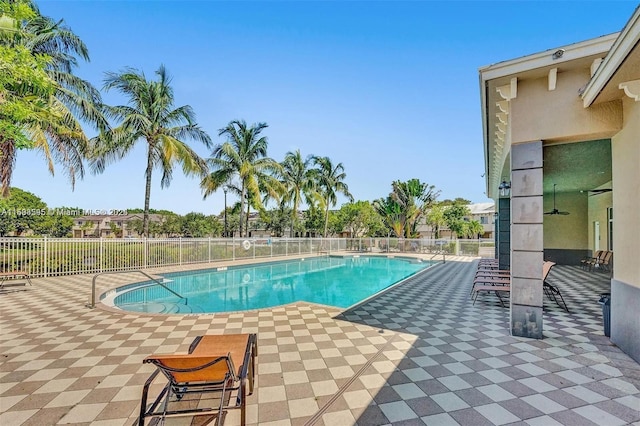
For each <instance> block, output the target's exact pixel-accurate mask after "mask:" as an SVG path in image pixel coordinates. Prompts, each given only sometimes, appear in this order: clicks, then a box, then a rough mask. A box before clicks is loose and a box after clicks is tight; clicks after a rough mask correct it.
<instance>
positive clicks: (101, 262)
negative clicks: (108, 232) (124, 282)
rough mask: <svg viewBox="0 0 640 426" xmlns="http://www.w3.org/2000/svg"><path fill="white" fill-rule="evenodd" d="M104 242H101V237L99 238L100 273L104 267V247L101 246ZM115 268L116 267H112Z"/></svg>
mask: <svg viewBox="0 0 640 426" xmlns="http://www.w3.org/2000/svg"><path fill="white" fill-rule="evenodd" d="M103 244H104V242H103V241H102V237H100V261H99V265H100V272H102V266H103V265H104V263H105V262H104V246H103ZM114 266H115V267H116V268H117V266H116V265H114Z"/></svg>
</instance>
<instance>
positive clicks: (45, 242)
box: [42, 235, 49, 278]
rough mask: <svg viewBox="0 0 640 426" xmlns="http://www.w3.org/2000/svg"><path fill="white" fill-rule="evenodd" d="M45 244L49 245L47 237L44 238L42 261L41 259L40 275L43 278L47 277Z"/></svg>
mask: <svg viewBox="0 0 640 426" xmlns="http://www.w3.org/2000/svg"><path fill="white" fill-rule="evenodd" d="M47 244H49V242H48V241H47V236H46V235H45V236H44V259H42V268H43V270H42V273H43V274H44V277H45V278H46V277H47V253H48V250H47Z"/></svg>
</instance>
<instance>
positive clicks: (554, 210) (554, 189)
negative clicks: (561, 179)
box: [544, 183, 569, 216]
mask: <svg viewBox="0 0 640 426" xmlns="http://www.w3.org/2000/svg"><path fill="white" fill-rule="evenodd" d="M544 214H561V215H565V216H566V215H568V214H569V212H561V211H560V210H558V209H557V208H556V184H555V183H554V184H553V210H551V211H550V212H545V213H544Z"/></svg>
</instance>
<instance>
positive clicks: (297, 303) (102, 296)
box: [95, 253, 444, 317]
mask: <svg viewBox="0 0 640 426" xmlns="http://www.w3.org/2000/svg"><path fill="white" fill-rule="evenodd" d="M328 256H329V257H340V258H359V257H385V258H390V259H419V260H421V261H425V262H433V260H432V259H424V257H423V256H420V254H416V255H415V256H411V255H409V254H406V255H405V254H402V255H396V254H389V253H366V254H361V253H344V254H329V255H328ZM310 257H313V258H316V257H327V255H326V254H316V255H311V256H306V255H294V256H286V257H278V258H277V260H272V261H269V262H265V261H264V259H242V260H240V261H238V260H235V261H231V263H229V264H226V263H225V264H224V265H219V266H215V267H204V268H202V267H195V268H188V269H185V270H181V269H180V268H177V269H176V268H172V267H164V268H162V269H167V268H169V269H170V270H166V271H162V272H158V271H155V269H156V268H154V270H149V271H147V272H149V274H150V275H160V274H167V273H180V272H194V273H197V271H206V270H214V269H219V268H227V267H240V266H246V265H254V264H263V263H275V262H282V261H287V260H295V259H307V258H310ZM270 259H274V258H270ZM247 260H249V261H247ZM442 263H444V262H441V261H437V262H435V263H434V264H433V265H430V266H427V267H426V268H423V269H421V270H419V271H417V272H415V273H413V274H411V275H409V276H408V277H405V278H403V279H402V280H400V281H398V282H396V283H393V284H391V285H389V286H387V287H385V288H383V289H381V290H379V291H378V292H376V293H374V294H372V295H371V296H368V297H367V298H365V299H362V300H360V301H358V302H356V303H354V304H353V305H350V306H347V307H346V308H341V307H338V306H332V305H325V304H322V303H316V302H308V301H300V300H299V301H295V302H291V303H285V304H282V305H276V306H271V307H265V308H257V309H246V310H241V311H225V312H193V313H178V312H176V313H155V312H138V311H127V310H125V309H119V308H117V307H115V306H113V305H108V304H106V303H104V299H105V294H107V293H110V292H114V291H115V290H116V289H118V288H120V287H124V286H128V285H135V284H137V283H141V282H145V281H148V280H137V279H136V280H134V281H132V282H128V283H125V284H118V285H117V286H116V287H109V288H108V289H106V290H104V291H102V292H101V293H99V294H98V295H96V299H97V303H96V305H95V306H96V308H99V309H101V310H104V311H108V312H114V313H124V314H137V315H142V316H152V317H167V316H183V315H184V316H201V315H206V316H213V315H219V316H224V315H234V314H242V313H251V312H264V311H268V310H273V309H280V308H282V309H284V308H286V307H290V306H299V307H300V306H318V307H322V308H324V309H331V310H335V311H336V312H339V313H340V312H346V311H348V310H351V309H355V308H357V307H358V306H360V305H362V304H365V303H367V302H370V301H371V300H373V299H375V298H376V297H379V296H381V295H383V294H385V293H386V292H388V291H390V290H392V289H394V288H396V287H398V286H400V285H403V284H405V283H406V281H407V280H409V279H411V278H413V277H416V276H418V275H421V274H423V273H425V272H426V271H429V270H431V269H432V268H433V267H435V266H437V265H439V264H442ZM201 265H202V264H193V265H189V266H201ZM207 265H211V263H208V264H207ZM183 266H187V265H183ZM132 272H133V271H132ZM107 297H109V296H107Z"/></svg>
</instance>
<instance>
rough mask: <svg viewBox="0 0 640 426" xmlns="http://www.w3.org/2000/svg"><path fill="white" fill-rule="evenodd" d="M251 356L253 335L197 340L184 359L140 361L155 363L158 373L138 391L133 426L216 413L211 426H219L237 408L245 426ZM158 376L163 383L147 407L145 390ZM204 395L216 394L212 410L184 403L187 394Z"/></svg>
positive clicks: (164, 357) (176, 356) (252, 373)
mask: <svg viewBox="0 0 640 426" xmlns="http://www.w3.org/2000/svg"><path fill="white" fill-rule="evenodd" d="M256 355H257V336H256V334H231V335H216V336H214V335H206V336H198V337H196V339H195V340H194V341H193V343H192V344H191V347H190V348H189V353H188V354H162V355H151V356H148V357H147V358H145V359H144V361H143V362H144V363H150V364H154V365H155V366H156V367H158V368H157V369H156V371H154V372H153V374H152V375H151V376H150V377H149V379H148V380H147V381H146V383H145V384H144V387H143V389H142V401H141V407H140V418H139V421H138V424H139V425H140V426H143V425H144V420H145V418H147V417H161V418H162V419H163V420H164V418H166V417H176V416H186V415H189V416H198V415H207V414H208V415H211V414H216V413H217V416H218V419H217V423H216V424H221V419H222V415H223V413H225V412H226V411H227V410H230V409H240V413H241V414H240V421H241V424H242V425H244V424H246V397H247V385H248V387H249V390H248V395H251V394H252V393H253V385H254V377H255V362H256V361H255V359H256ZM236 366H238V367H236ZM160 372H162V373H163V374H164V376H165V377H166V378H167V380H168V383H167V384H166V386H165V387H164V388H163V389H162V391H161V392H160V394H159V395H158V397H157V398H156V399H155V401H154V402H153V403H152V404H151V405H150V406H149V407H147V396H148V393H149V387H150V386H151V384H152V383H153V382H154V380H155V379H156V377H157V376H158V374H159V373H160ZM205 393H217V394H219V402H216V406H213V407H198V406H199V405H204V404H202V402H201V403H200V404H193V401H186V400H183V398H184V396H185V395H188V394H205ZM163 399H164V402H163V401H162V400H163ZM194 405H196V406H195V407H194Z"/></svg>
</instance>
